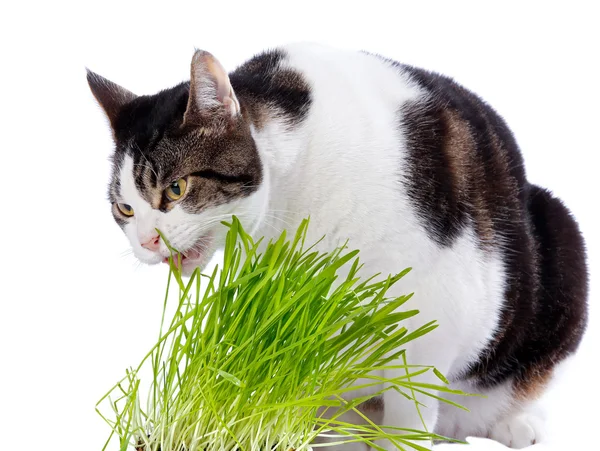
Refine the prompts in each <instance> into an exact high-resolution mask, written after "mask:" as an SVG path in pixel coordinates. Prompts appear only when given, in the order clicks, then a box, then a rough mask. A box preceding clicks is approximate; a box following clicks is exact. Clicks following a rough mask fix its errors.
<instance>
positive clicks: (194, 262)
mask: <svg viewBox="0 0 600 451" xmlns="http://www.w3.org/2000/svg"><path fill="white" fill-rule="evenodd" d="M211 244H212V237H211V236H210V235H203V236H201V237H200V238H199V239H198V240H197V241H196V242H195V243H194V244H193V245H192V246H191V247H190V248H189V249H187V250H185V251H180V252H177V253H174V254H173V255H172V257H173V264H174V265H175V267H176V268H180V269H181V270H183V271H184V272H188V271H186V270H193V269H194V268H196V267H199V266H200V267H201V266H203V265H204V264H205V263H206V259H207V258H208V257H210V256H211V254H212V252H211V250H210V247H211ZM163 263H167V264H168V263H169V257H165V258H163ZM180 265H181V267H180Z"/></svg>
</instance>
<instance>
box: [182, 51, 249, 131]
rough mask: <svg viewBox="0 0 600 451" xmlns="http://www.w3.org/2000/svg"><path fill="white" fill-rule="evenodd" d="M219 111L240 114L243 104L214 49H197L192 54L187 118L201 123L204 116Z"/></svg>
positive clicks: (191, 123) (189, 121)
mask: <svg viewBox="0 0 600 451" xmlns="http://www.w3.org/2000/svg"><path fill="white" fill-rule="evenodd" d="M219 111H225V112H226V113H228V114H230V115H231V116H236V115H237V114H239V112H240V104H239V102H238V100H237V97H236V96H235V93H234V92H233V88H232V87H231V83H230V81H229V76H228V75H227V72H226V71H225V69H224V68H223V66H222V65H221V63H219V61H218V60H217V59H216V58H215V57H214V56H212V55H211V54H210V53H208V52H205V51H204V50H196V53H194V57H193V58H192V69H191V77H190V97H189V100H188V104H187V109H186V111H185V115H184V116H183V122H184V124H190V125H194V124H199V123H200V121H201V119H203V118H204V119H208V118H210V117H211V116H212V115H213V114H214V113H216V112H219Z"/></svg>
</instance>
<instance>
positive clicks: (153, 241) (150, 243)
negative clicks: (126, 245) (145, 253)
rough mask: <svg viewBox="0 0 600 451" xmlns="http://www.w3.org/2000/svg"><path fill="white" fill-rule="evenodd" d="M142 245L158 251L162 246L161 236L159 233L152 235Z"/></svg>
mask: <svg viewBox="0 0 600 451" xmlns="http://www.w3.org/2000/svg"><path fill="white" fill-rule="evenodd" d="M142 247H145V248H146V249H148V250H149V251H153V252H156V251H157V250H158V248H159V247H160V237H159V236H158V235H157V234H155V235H152V237H150V239H148V240H147V241H145V242H144V243H142Z"/></svg>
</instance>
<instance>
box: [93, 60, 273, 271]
mask: <svg viewBox="0 0 600 451" xmlns="http://www.w3.org/2000/svg"><path fill="white" fill-rule="evenodd" d="M87 78H88V83H89V85H90V88H91V90H92V93H93V94H94V96H95V98H96V99H97V101H98V103H99V104H100V106H101V107H102V108H103V109H104V111H105V113H106V116H107V117H108V119H109V122H110V125H111V128H112V132H113V137H114V141H115V152H114V155H113V159H112V161H113V173H112V178H111V181H110V184H109V199H110V202H111V203H112V214H113V215H114V218H115V220H116V222H117V224H118V225H119V226H120V227H121V228H122V229H123V231H124V232H125V234H126V235H127V237H128V238H129V241H130V243H131V247H132V249H133V252H134V254H135V256H136V257H137V258H138V259H139V260H140V261H142V262H144V263H148V264H156V263H159V262H164V261H166V259H167V257H168V256H169V250H168V248H167V246H166V244H165V243H164V242H163V240H162V239H160V238H159V235H158V234H157V231H156V229H158V230H160V231H161V233H163V234H164V235H165V237H166V238H167V239H168V241H169V242H170V244H171V246H172V247H174V248H175V249H177V250H178V251H180V252H181V255H182V256H183V264H182V270H183V272H184V273H186V274H189V273H191V271H193V269H194V268H196V267H202V266H204V265H205V264H206V263H208V261H209V259H210V258H211V257H212V255H213V254H214V252H215V250H217V249H218V248H219V247H221V246H222V245H223V241H224V236H225V233H226V229H225V227H224V226H223V225H222V224H221V221H223V220H227V219H231V215H232V214H237V215H239V216H241V219H242V221H243V220H244V218H246V219H247V220H249V221H252V220H253V218H254V217H255V214H256V213H255V212H256V211H257V210H260V207H259V205H260V204H261V203H262V200H261V196H262V194H261V191H262V190H261V189H260V187H261V182H262V178H263V169H262V166H261V161H260V158H259V155H258V152H257V149H256V145H255V143H254V140H253V138H252V135H251V132H250V125H249V123H248V122H247V121H246V120H245V119H244V115H243V114H241V106H240V103H239V101H238V99H237V98H236V95H235V93H234V92H233V88H232V87H231V84H230V81H229V77H228V75H227V73H226V72H225V70H224V69H223V67H222V66H221V64H220V63H219V62H218V61H217V60H216V59H215V58H214V57H213V56H212V55H211V54H209V53H207V52H204V51H201V50H199V51H197V52H196V53H195V54H194V57H193V59H192V69H191V79H190V82H189V83H182V84H180V85H178V86H175V87H174V88H171V89H166V90H164V91H161V92H159V93H158V94H155V95H151V96H136V95H135V94H133V93H131V92H130V91H128V90H126V89H124V88H122V87H121V86H119V85H117V84H115V83H113V82H111V81H109V80H106V79H105V78H103V77H101V76H99V75H97V74H95V73H93V72H88V77H87Z"/></svg>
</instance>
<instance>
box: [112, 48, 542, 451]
mask: <svg viewBox="0 0 600 451" xmlns="http://www.w3.org/2000/svg"><path fill="white" fill-rule="evenodd" d="M286 50H287V52H288V54H289V59H288V60H287V62H286V63H285V64H287V65H289V66H290V67H291V68H293V69H295V70H297V71H299V72H301V73H302V74H303V76H304V77H305V79H306V80H307V81H308V83H309V84H310V86H311V91H312V104H311V108H310V112H309V114H308V116H307V118H306V119H305V120H304V121H303V122H302V124H301V125H300V126H297V127H296V128H293V129H291V130H290V127H289V126H288V125H287V124H285V123H284V122H283V121H282V120H281V119H277V118H273V119H272V120H271V121H269V122H268V123H267V124H266V125H265V126H264V127H263V128H262V129H261V130H260V131H257V130H253V135H254V138H255V141H256V144H257V147H258V150H259V152H260V156H261V159H262V162H263V166H264V179H263V183H262V187H261V189H260V190H258V192H256V193H255V194H254V195H253V196H251V197H250V198H249V199H247V200H244V201H242V202H241V203H238V204H235V205H231V204H230V205H226V206H222V207H219V208H217V209H210V210H208V211H207V212H205V213H202V214H201V215H189V214H187V213H185V212H183V211H182V210H181V209H180V208H179V207H175V208H174V209H173V211H171V212H169V213H161V212H158V211H156V210H152V209H151V208H150V206H149V204H148V203H147V202H145V201H144V200H143V199H142V198H141V197H140V196H139V194H138V193H137V191H136V189H135V185H134V184H133V180H132V177H131V171H132V163H131V160H130V159H126V161H125V164H124V165H123V169H122V172H121V184H122V188H121V195H122V197H123V202H127V203H129V204H130V205H131V206H132V207H133V208H134V210H135V219H134V220H132V221H131V224H128V225H127V226H126V227H125V232H126V233H127V236H128V237H129V239H130V240H131V242H132V245H133V248H134V252H135V254H136V255H137V256H138V257H139V258H140V259H141V260H143V261H147V262H149V263H152V262H154V257H153V256H151V255H150V254H149V251H146V250H145V249H143V248H142V247H141V246H140V244H139V243H140V241H143V240H144V238H145V237H146V236H147V234H149V233H152V231H153V230H154V228H155V227H158V228H159V229H161V230H162V231H164V232H165V233H166V234H167V236H168V237H169V239H170V240H171V242H172V244H173V245H174V246H176V247H177V246H178V245H179V246H183V247H184V248H185V246H186V245H190V243H193V242H194V241H195V240H196V239H197V237H198V234H199V233H201V232H202V231H205V230H207V229H211V228H214V223H212V222H211V221H212V219H213V218H215V217H218V216H219V215H226V214H231V213H236V214H238V215H240V216H242V219H244V215H246V217H247V219H248V221H249V222H250V223H251V227H253V229H254V233H255V234H256V235H258V236H262V235H265V236H267V237H270V236H278V235H279V233H280V232H281V230H282V229H284V228H287V229H288V230H294V228H295V227H296V226H297V225H298V224H299V222H300V221H301V220H302V219H303V218H305V217H307V216H309V215H310V218H311V223H310V229H309V237H308V238H309V242H310V241H316V240H317V239H319V238H321V237H322V236H323V235H326V239H325V240H324V241H322V242H321V243H320V247H321V248H322V249H327V250H331V249H332V248H334V247H336V246H338V245H340V244H341V243H343V242H345V241H346V240H349V243H350V247H352V248H357V249H360V250H361V260H362V261H363V263H364V264H365V269H364V270H363V271H364V272H363V273H364V274H369V275H370V274H373V273H377V272H381V273H382V274H383V275H387V274H389V273H397V272H399V271H401V270H403V269H404V268H406V267H409V266H410V267H412V268H413V270H412V271H411V272H410V273H409V274H408V275H407V276H406V277H405V278H404V279H403V280H402V281H401V282H400V283H398V284H397V285H396V286H395V287H394V290H395V291H394V293H396V294H406V293H408V292H414V293H415V295H414V297H413V298H412V299H411V300H410V301H409V305H406V308H407V309H408V308H413V307H414V308H417V309H419V310H420V312H421V313H420V314H419V315H417V316H416V317H415V318H413V319H411V320H410V325H411V326H412V327H413V328H416V327H418V326H420V325H422V324H424V323H426V322H428V321H430V320H436V321H437V322H438V324H439V327H438V328H437V329H436V330H435V331H433V332H432V333H430V334H429V335H427V336H425V337H423V338H422V339H419V340H417V341H415V342H414V343H413V344H411V345H410V346H409V348H408V349H407V357H408V359H409V360H410V363H413V364H424V365H435V366H436V367H437V368H438V369H439V370H440V371H441V372H442V373H445V374H446V375H448V376H449V377H450V378H451V379H452V380H454V381H456V380H459V379H460V376H461V375H462V374H464V373H465V372H466V370H467V369H468V367H469V364H471V363H473V362H475V361H476V360H477V358H478V356H479V355H480V353H481V351H482V350H483V349H484V348H485V347H486V345H487V344H488V343H489V341H490V339H491V337H492V336H493V333H494V330H495V328H496V327H497V325H498V320H499V311H500V308H501V306H502V303H503V301H502V294H503V289H504V286H503V283H504V280H505V276H504V263H503V261H502V259H501V257H500V255H499V253H497V252H494V251H491V252H490V251H482V250H481V248H480V247H479V246H478V245H477V244H478V243H477V239H476V236H475V233H474V232H473V230H471V229H467V230H466V231H465V232H464V233H463V234H462V235H461V236H460V237H459V238H458V239H456V240H455V242H454V244H453V245H452V246H451V247H446V248H443V247H440V246H438V245H437V244H436V243H435V242H434V241H432V240H431V239H430V238H429V236H428V235H427V233H426V231H425V229H424V227H423V225H422V223H421V222H420V220H419V219H418V218H417V215H416V213H415V211H414V210H413V208H412V206H411V204H410V202H409V198H408V193H407V192H406V190H405V188H404V186H403V184H402V183H400V178H401V177H404V176H405V173H404V169H405V164H404V161H405V158H406V148H405V137H404V135H403V133H402V130H400V129H399V127H398V124H399V122H400V121H399V117H398V114H399V113H398V109H399V106H400V105H401V104H402V103H403V102H406V101H408V100H413V101H414V100H419V99H423V97H424V93H423V92H422V91H421V90H420V89H419V88H418V87H417V86H416V85H414V84H413V83H411V82H410V81H409V80H408V79H407V78H406V77H404V76H403V75H402V74H401V73H400V72H399V70H398V69H397V68H394V67H393V66H391V65H389V64H387V63H385V62H383V61H381V60H379V59H377V58H374V57H372V56H369V55H366V54H362V53H356V52H349V51H340V50H334V49H330V48H327V47H323V46H317V45H313V44H296V45H291V46H288V47H287V48H286ZM165 251H166V250H165V249H164V248H161V251H160V252H161V255H163V256H164V255H166V254H165ZM394 293H392V294H394ZM386 376H391V377H393V376H394V374H386ZM423 381H424V382H432V383H439V380H436V379H435V378H434V377H433V376H432V375H431V374H430V375H429V376H426V377H425V378H424V379H423ZM458 387H459V388H465V389H466V390H467V391H472V389H473V387H472V386H470V385H469V384H468V382H464V383H460V384H459V385H458ZM486 394H487V395H488V396H489V398H488V399H481V398H460V399H456V400H455V401H457V402H459V403H462V404H467V405H468V406H469V407H470V408H471V409H472V412H471V413H470V414H466V413H465V412H462V411H459V410H458V409H455V408H449V407H448V406H444V407H443V408H441V409H440V408H439V405H438V402H437V401H435V400H433V399H422V401H423V402H424V403H425V404H426V405H427V408H426V409H422V413H423V417H424V419H425V422H426V427H427V428H428V430H430V431H431V430H434V428H436V425H437V429H438V430H439V431H440V432H441V433H447V434H449V435H452V434H454V433H455V432H456V433H458V434H460V435H464V434H467V433H475V434H478V435H484V436H485V435H489V434H492V433H493V434H495V435H497V436H498V437H499V438H503V437H505V436H507V435H508V434H509V432H507V431H509V430H510V431H513V430H514V431H517V432H515V434H517V433H518V430H521V431H522V430H525V431H526V432H524V433H523V434H525V435H527V434H529V433H530V431H529V429H527V428H524V427H520V426H519V424H521V423H519V422H518V421H517V420H514V421H513V418H512V417H511V416H510V412H511V411H512V410H511V409H513V404H514V403H513V401H512V388H511V386H510V383H505V384H504V385H501V386H499V387H497V388H495V389H493V390H490V391H488V392H487V393H486ZM384 403H385V412H384V416H383V424H385V425H390V426H398V427H406V428H417V429H420V428H422V424H421V421H420V419H419V418H418V416H417V415H416V413H415V409H414V404H407V401H406V400H405V399H404V398H402V397H400V396H399V395H398V394H397V393H396V392H394V391H388V392H387V393H386V395H385V399H384ZM513 410H514V409H513ZM440 415H441V418H440ZM515 415H517V416H518V415H520V413H519V412H517V413H516V414H515ZM438 418H440V419H439V420H438ZM515 418H516V417H515ZM500 420H502V421H504V423H502V424H504V426H502V428H504V429H498V428H496V429H493V426H494V425H495V424H496V422H498V421H500ZM515 421H516V422H515ZM507 422H508V423H507ZM513 423H514V424H513ZM492 429H493V431H492ZM511 434H512V432H511ZM511 440H513V438H512V435H511ZM514 440H520V439H514ZM524 440H525V441H526V440H527V437H526V438H525V439H524ZM420 445H422V446H423V444H422V443H420ZM384 446H387V445H384ZM344 449H351V447H349V446H347V447H344ZM355 449H364V446H363V448H360V446H358V445H356V447H355Z"/></svg>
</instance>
